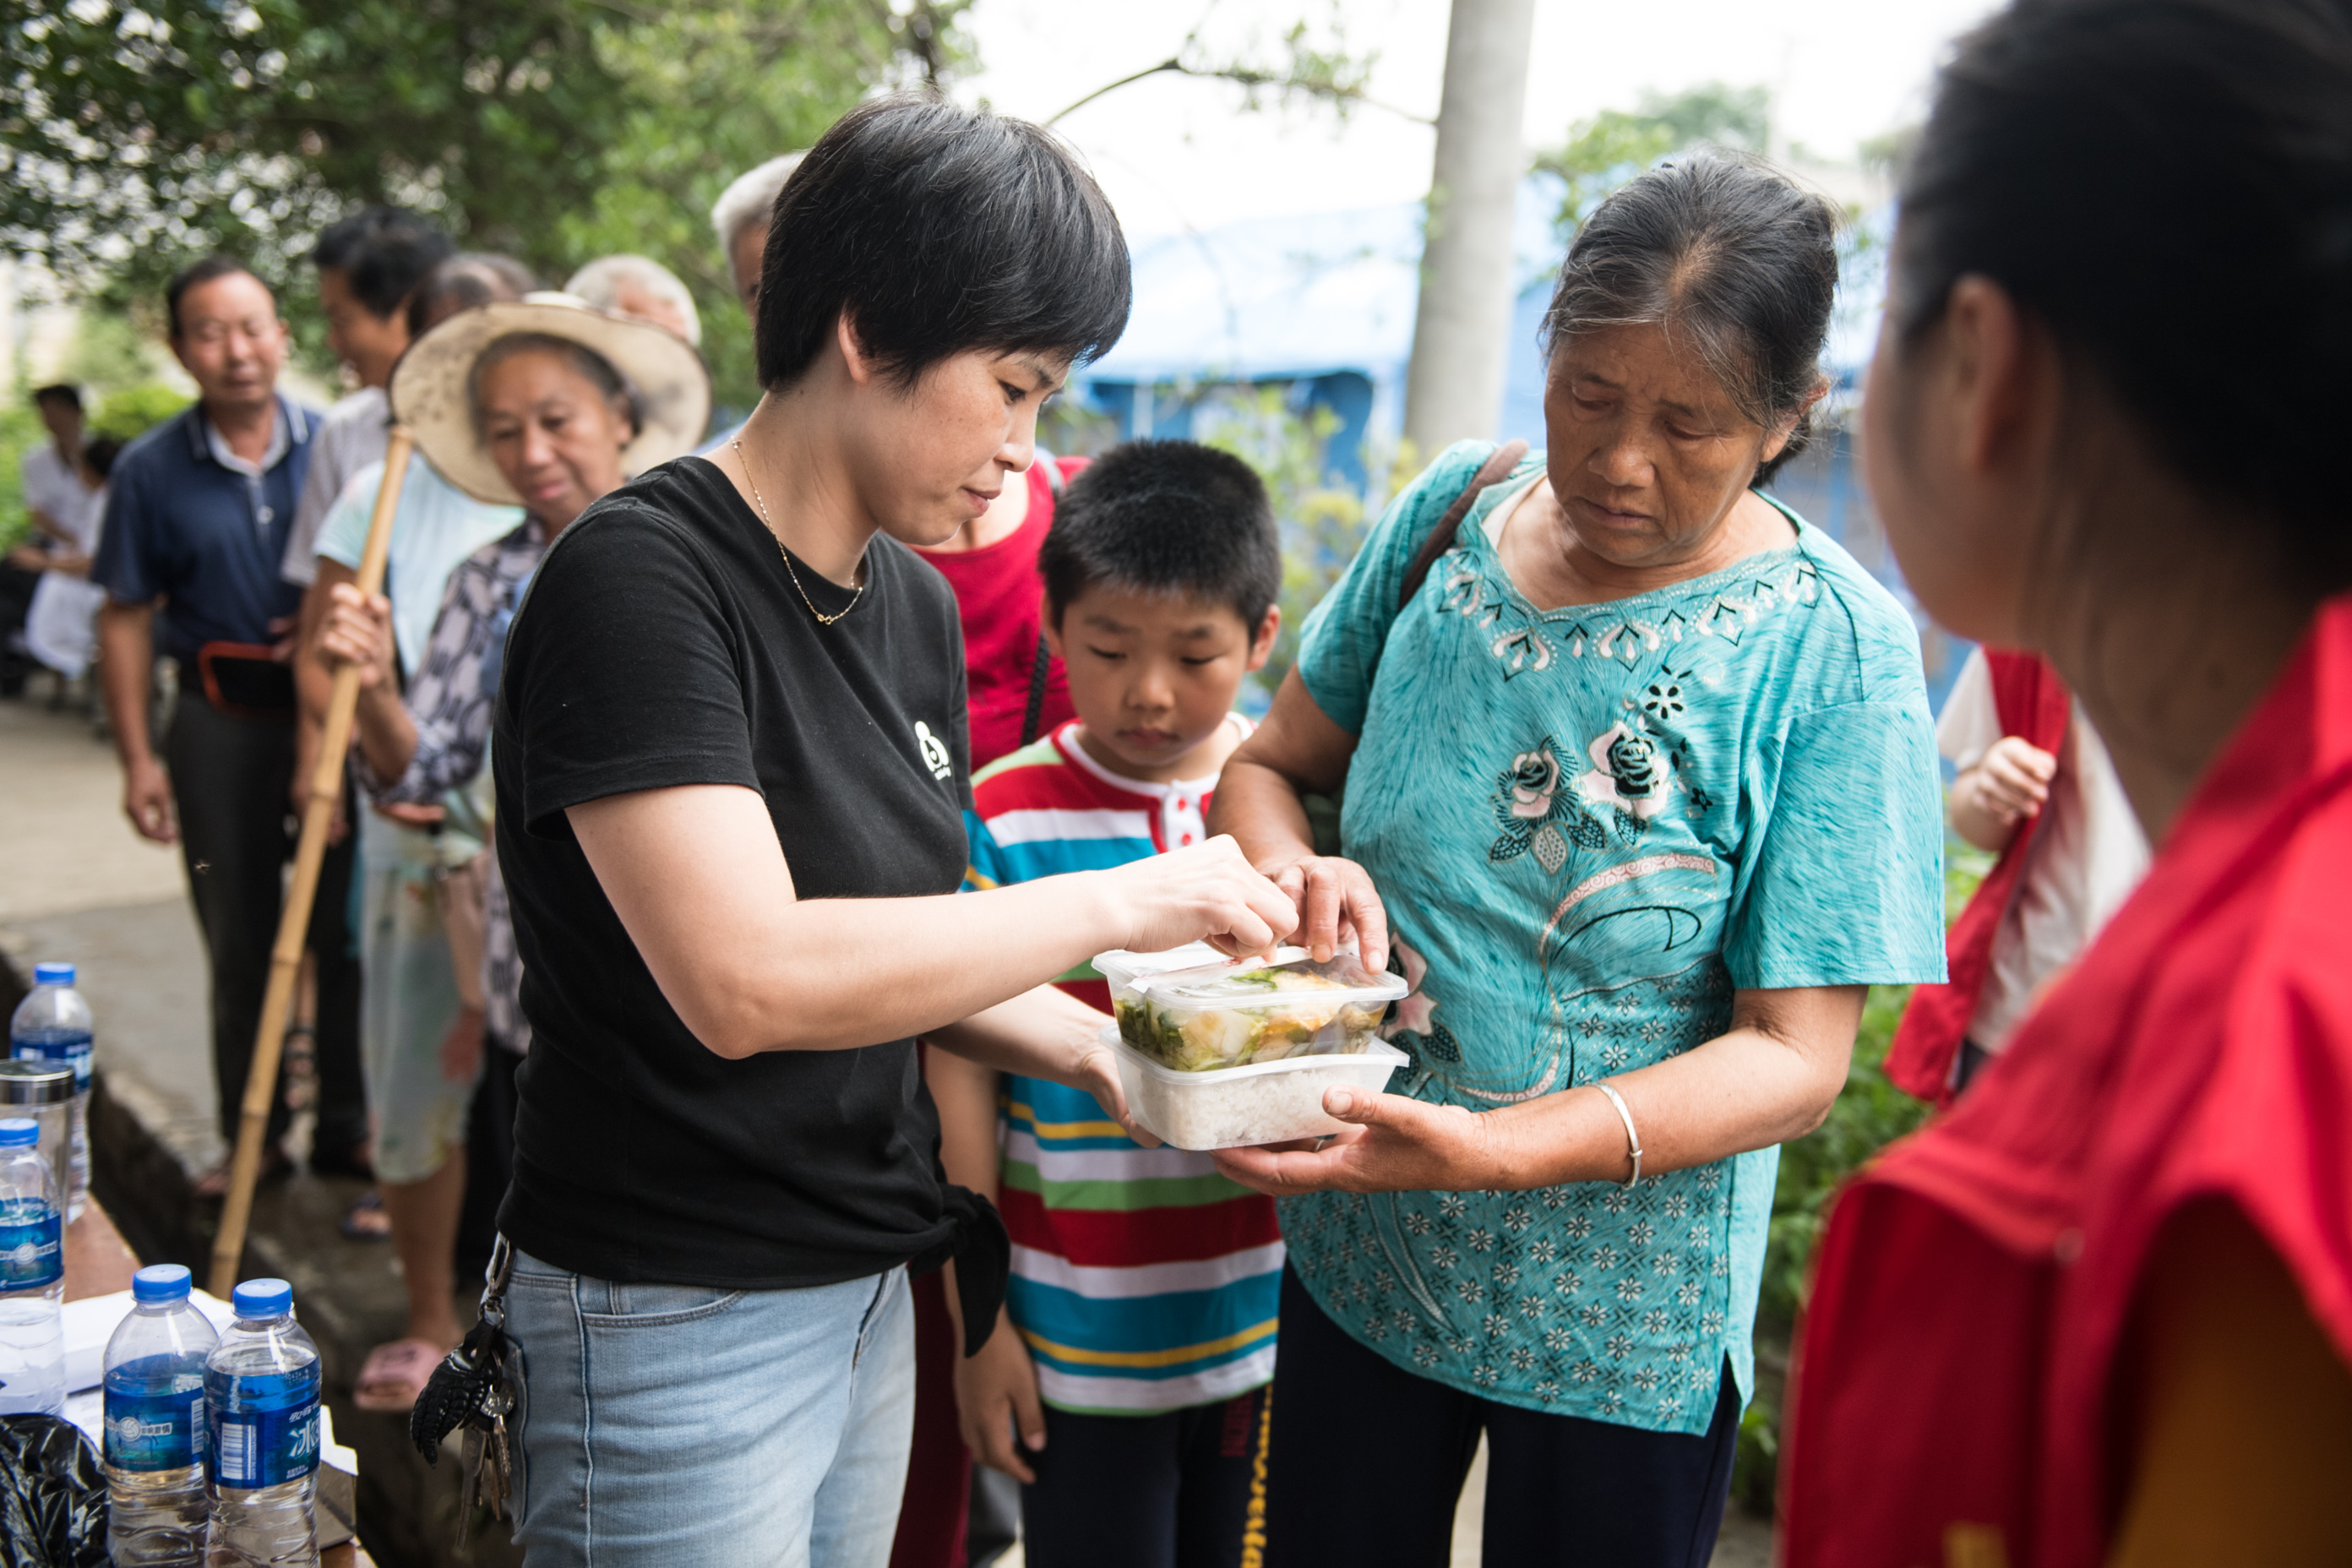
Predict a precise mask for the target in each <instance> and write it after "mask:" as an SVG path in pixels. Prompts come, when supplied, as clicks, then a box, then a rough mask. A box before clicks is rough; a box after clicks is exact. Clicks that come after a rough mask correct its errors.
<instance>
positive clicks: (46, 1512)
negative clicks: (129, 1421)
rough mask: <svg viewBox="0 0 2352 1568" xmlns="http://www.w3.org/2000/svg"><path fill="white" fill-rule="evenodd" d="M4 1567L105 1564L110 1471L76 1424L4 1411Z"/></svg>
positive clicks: (0, 1450)
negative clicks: (107, 1476)
mask: <svg viewBox="0 0 2352 1568" xmlns="http://www.w3.org/2000/svg"><path fill="white" fill-rule="evenodd" d="M0 1568H106V1473H105V1472H104V1471H103V1470H101V1469H100V1468H99V1465H98V1456H97V1454H95V1453H93V1452H92V1451H91V1449H90V1446H89V1443H88V1442H86V1441H84V1440H83V1438H82V1435H81V1429H80V1428H79V1427H77V1426H74V1425H73V1424H72V1423H71V1422H69V1421H60V1420H58V1418H57V1417H56V1416H54V1415H0Z"/></svg>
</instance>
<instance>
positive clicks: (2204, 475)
mask: <svg viewBox="0 0 2352 1568" xmlns="http://www.w3.org/2000/svg"><path fill="white" fill-rule="evenodd" d="M1901 212H1902V216H1901V220H1900V226H1899V228H1898V230H1897V234H1896V237H1895V247H1894V261H1893V267H1894V271H1893V278H1892V287H1891V290H1890V300H1889V304H1888V309H1887V315H1886V321H1885V328H1884V331H1883V332H1882V335H1881V338H1880V342H1879V351H1878V357H1877V361H1876V363H1875V364H1874V366H1873V368H1872V371H1871V381H1870V394H1869V404H1868V407H1867V411H1866V415H1865V438H1866V440H1867V443H1868V447H1869V451H1870V473H1871V481H1872V487H1873V489H1874V493H1875V495H1876V498H1877V500H1878V503H1879V507H1880V510H1881V511H1882V513H1883V514H1884V517H1885V526H1886V531H1887V536H1888V538H1889V540H1890V542H1892V543H1893V545H1894V546H1895V552H1896V554H1897V556H1898V557H1899V558H1900V559H1901V562H1902V564H1903V569H1904V573H1905V574H1906V578H1907V579H1908V581H1909V583H1910V584H1911V586H1912V588H1913V590H1914V591H1915V592H1916V594H1917V595H1918V597H1919V600H1920V602H1921V603H1922V604H1923V605H1925V606H1926V607H1927V610H1928V611H1929V612H1930V613H1931V614H1933V615H1934V616H1936V618H1937V620H1939V621H1941V622H1943V623H1944V624H1945V625H1946V626H1950V627H1951V628H1952V629H1954V630H1955V631H1958V632H1960V633H1962V634H1964V635H1966V636H1969V637H1976V638H1979V639H1981V640H1983V641H1986V642H1988V643H1993V644H1998V645H2001V646H2007V647H2021V648H2025V649H2030V650H2032V651H2033V652H2036V653H2039V654H2041V655H2042V656H2043V657H2044V658H2048V659H2049V660H2050V662H2051V663H2052V665H2053V666H2054V667H2055V668H2056V669H2057V670H2058V672H2059V674H2060V675H2061V676H2062V677H2063V679H2064V681H2065V683H2066V684H2067V685H2068V686H2069V687H2071V688H2072V689H2074V691H2075V693H2076V694H2077V695H2079V697H2080V698H2081V700H2082V701H2083V703H2084V707H2085V708H2086V709H2087V710H2088V711H2089V712H2090V714H2091V716H2092V718H2093V719H2094V721H2095V722H2096V724H2097V726H2098V729H2099V732H2100V733H2101V735H2102V736H2103V737H2104V738H2105V741H2106V743H2107V746H2108V749H2109V751H2110V752H2111V754H2112V756H2113V758H2114V761H2115V764H2116V773H2117V774H2118V776H2119V777H2120V778H2121V779H2122V781H2123V784H2124V787H2125V789H2126V793H2127V794H2128V795H2130V797H2131V801H2132V805H2133V807H2134V810H2135V811H2136V813H2137V816H2139V817H2140V819H2141V821H2142V823H2143V824H2144V825H2145V826H2147V831H2148V836H2149V838H2150V840H2151V841H2152V842H2153V843H2155V844H2156V845H2157V846H2158V854H2157V859H2156V861H2155V864H2154V867H2153V868H2152V870H2151V871H2150V873H2149V876H2148V879H2147V882H2146V883H2144V884H2143V885H2142V886H2141V888H2140V889H2139V890H2138V891H2137V893H2136V894H2134V895H2133V897H2132V898H2131V900H2129V901H2128V902H2127V903H2126V905H2125V906H2124V908H2123V910H2121V911H2120V912H2119V913H2118V914H2117V915H2116V918H2115V920H2114V921H2113V923H2112V924H2110V925H2109V926H2108V927H2107V928H2106V930H2105V932H2104V933H2103V934H2102V935H2101V936H2100V937H2099V938H2098V940H2097V941H2096V942H2095V944H2094V945H2093V947H2092V948H2091V950H2090V952H2088V954H2087V955H2086V956H2085V957H2084V960H2083V962H2082V963H2081V964H2080V965H2079V966H2078V967H2077V968H2076V969H2075V970H2074V973H2072V974H2071V975H2069V976H2068V977H2067V978H2066V979H2065V980H2064V981H2063V982H2061V983H2060V984H2058V985H2057V987H2056V988H2055V989H2054V990H2053V992H2052V993H2051V994H2050V995H2049V996H2048V997H2047V998H2046V999H2045V1000H2044V1001H2043V1003H2042V1006H2041V1007H2040V1009H2039V1010H2038V1011H2037V1012H2036V1013H2035V1014H2034V1016H2032V1017H2031V1018H2030V1019H2029V1020H2028V1021H2027V1022H2026V1023H2025V1025H2024V1026H2022V1028H2021V1030H2020V1031H2019V1032H2018V1034H2017V1035H2016V1036H2015V1037H2014V1039H2013V1042H2012V1043H2011V1047H2010V1048H2009V1049H2008V1050H2007V1051H2006V1052H2005V1053H2004V1054H2003V1055H2002V1056H2001V1057H2000V1058H1999V1059H1997V1060H1996V1061H1995V1062H1994V1063H1993V1064H1992V1065H1991V1066H1990V1067H1989V1068H1986V1069H1985V1071H1984V1074H1983V1076H1982V1078H1981V1079H1980V1080H1979V1086H1978V1087H1976V1088H1974V1089H1971V1091H1970V1093H1969V1096H1968V1097H1967V1098H1966V1099H1964V1100H1962V1101H1961V1102H1960V1103H1959V1105H1958V1109H1957V1110H1954V1111H1952V1112H1951V1113H1950V1114H1949V1115H1948V1116H1947V1117H1946V1118H1944V1119H1943V1120H1942V1121H1939V1122H1937V1124H1936V1125H1934V1126H1933V1127H1932V1128H1931V1129H1930V1130H1929V1131H1927V1132H1926V1133H1924V1134H1922V1135H1921V1136H1920V1137H1918V1138H1916V1139H1914V1140H1912V1141H1911V1142H1907V1143H1906V1144H1904V1145H1901V1146H1898V1147H1897V1148H1896V1149H1895V1150H1894V1151H1892V1152H1889V1153H1888V1154H1887V1155H1886V1157H1885V1159H1883V1160H1882V1161H1881V1162H1880V1163H1878V1164H1877V1165H1876V1166H1874V1168H1873V1169H1872V1170H1871V1171H1870V1172H1869V1173H1867V1174H1866V1175H1865V1176H1864V1178H1863V1179H1862V1180H1860V1181H1859V1182H1857V1183H1856V1184H1854V1186H1853V1188H1852V1189H1851V1190H1850V1191H1848V1192H1847V1193H1846V1194H1844V1195H1843V1197H1842V1198H1841V1199H1840V1200H1839V1203H1838V1205H1837V1208H1836V1211H1835V1212H1834V1214H1833V1215H1832V1219H1831V1223H1830V1226H1829V1227H1828V1230H1827V1232H1826V1234H1825V1236H1824V1237H1823V1240H1822V1249H1821V1258H1820V1265H1819V1268H1820V1272H1819V1276H1818V1279H1817V1283H1816V1286H1815V1292H1814V1297H1813V1300H1812V1303H1811V1309H1810V1310H1809V1313H1808V1317H1807V1321H1806V1323H1805V1325H1804V1330H1803V1333H1802V1338H1801V1345H1800V1348H1799V1359H1798V1366H1797V1372H1796V1376H1795V1395H1794V1400H1795V1402H1794V1405H1793V1406H1792V1410H1791V1422H1790V1430H1789V1433H1788V1440H1787V1444H1786V1446H1785V1447H1784V1450H1783V1465H1784V1468H1783V1471H1782V1482H1781V1494H1780V1497H1781V1521H1780V1523H1781V1531H1782V1548H1783V1560H1784V1561H1785V1562H1786V1563H1789V1564H1790V1568H1845V1565H1848V1564H1851V1565H1853V1568H1906V1565H1926V1564H1931V1563H1943V1564H1946V1565H1947V1568H1958V1565H1960V1564H1971V1565H1982V1568H1991V1565H1993V1564H1996V1563H1998V1564H2004V1565H2007V1568H2028V1565H2031V1568H2089V1565H2091V1564H2099V1563H2107V1564H2116V1565H2119V1568H2155V1565H2159V1564H2188V1563H2201V1564H2213V1563H2263V1564H2265V1565H2285V1568H2295V1565H2300V1564H2305V1563H2310V1564H2316V1563H2344V1562H2347V1561H2352V1510H2346V1509H2345V1508H2344V1507H2343V1504H2342V1497H2341V1486H2342V1480H2343V1477H2344V1475H2345V1473H2346V1471H2347V1468H2352V1371H2347V1362H2352V1136H2347V1134H2352V962H2347V960H2352V924H2347V921H2346V919H2345V917H2344V915H2343V912H2342V903H2343V899H2344V889H2345V888H2346V887H2347V884H2352V595H2347V592H2346V589H2347V585H2352V529H2347V526H2346V516H2345V512H2346V509H2345V503H2344V500H2343V481H2342V478H2341V472H2340V470H2341V462H2340V453H2341V450H2342V448H2340V447H2336V444H2335V443H2336V441H2338V440H2340V439H2342V438H2343V436H2342V433H2343V430H2344V427H2345V424H2346V420H2347V416H2352V395H2348V394H2347V383H2346V381H2345V378H2344V370H2345V366H2346V365H2347V363H2352V7H2347V5H2345V4H2343V3H2342V0H2017V3H2016V4H2014V5H2011V8H2010V9H2008V10H2007V11H2005V12H2003V13H2002V14H2000V16H1996V17H1994V18H1993V19H1992V20H1991V21H1990V22H1989V23H1987V24H1986V25H1985V26H1983V27H1982V28H1981V29H1979V31H1978V32H1976V33H1975V34H1973V35H1971V36H1970V37H1968V38H1966V39H1964V40H1963V41H1962V42H1961V44H1960V45H1959V47H1958V51H1957V53H1956V54H1955V56H1954V57H1953V58H1952V60H1951V63H1950V64H1949V65H1948V66H1947V67H1946V68H1945V70H1944V73H1943V77H1942V79H1941V81H1940V83H1939V86H1938V89H1937V100H1936V104H1935V108H1934V110H1933V113H1932V114H1931V116H1930V119H1929V121H1928V123H1927V127H1926V129H1925V131H1924V132H1922V134H1921V137H1920V141H1919V143H1918V146H1917V151H1916V153H1915V154H1914V156H1913V160H1912V163H1911V165H1910V168H1909V170H1908V172H1907V173H1906V176H1905V180H1904V189H1903V193H1902V201H1901Z"/></svg>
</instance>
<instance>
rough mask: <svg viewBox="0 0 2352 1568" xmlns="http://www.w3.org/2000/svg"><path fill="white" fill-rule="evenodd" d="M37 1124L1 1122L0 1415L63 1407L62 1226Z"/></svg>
mask: <svg viewBox="0 0 2352 1568" xmlns="http://www.w3.org/2000/svg"><path fill="white" fill-rule="evenodd" d="M40 1142H41V1128H40V1123H38V1122H37V1121H27V1120H26V1118H24V1117H21V1116H17V1117H10V1118H9V1119H8V1120H7V1121H0V1415H24V1414H26V1413H27V1412H30V1411H45V1412H47V1414H49V1415H64V1414H65V1408H66V1328H65V1315H64V1310H63V1305H62V1304H63V1302H64V1300H65V1296H66V1247H65V1226H64V1224H63V1223H62V1222H61V1221H60V1220H59V1219H58V1198H57V1188H56V1185H55V1184H54V1183H52V1182H51V1180H50V1177H49V1163H48V1162H47V1160H45V1159H43V1158H41V1151H40Z"/></svg>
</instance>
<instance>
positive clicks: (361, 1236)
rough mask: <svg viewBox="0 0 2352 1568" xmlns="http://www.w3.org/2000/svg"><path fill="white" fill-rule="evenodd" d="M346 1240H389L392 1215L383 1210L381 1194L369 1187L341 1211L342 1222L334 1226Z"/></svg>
mask: <svg viewBox="0 0 2352 1568" xmlns="http://www.w3.org/2000/svg"><path fill="white" fill-rule="evenodd" d="M335 1228H336V1229H337V1230H340V1231H341V1232H342V1233H343V1239H344V1240H346V1241H390V1240H391V1239H392V1217H391V1216H390V1215H387V1214H385V1213H384V1212H383V1194H382V1193H380V1192H377V1191H376V1190H375V1189H374V1188H373V1187H370V1188H369V1189H368V1190H367V1191H366V1192H363V1193H362V1194H360V1196H359V1201H358V1202H357V1203H354V1204H353V1205H352V1206H351V1207H350V1208H348V1209H345V1210H344V1211H343V1217H342V1222H341V1224H339V1225H338V1226H335Z"/></svg>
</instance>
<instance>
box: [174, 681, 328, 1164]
mask: <svg viewBox="0 0 2352 1568" xmlns="http://www.w3.org/2000/svg"><path fill="white" fill-rule="evenodd" d="M163 761H164V765H165V766H166V767H167V768H168V769H169V770H170V772H171V775H172V802H173V806H174V807H175V808H176V809H177V811H178V812H179V816H180V853H181V856H182V857H183V858H184V860H185V861H186V864H187V868H188V892H189V897H190V899H191V900H193V901H194V904H195V907H196V924H197V925H198V926H199V927H201V928H202V929H203V931H204V936H205V953H206V955H207V956H208V957H209V958H210V960H211V962H212V1026H213V1074H214V1078H215V1081H216V1082H217V1083H218V1085H219V1089H220V1124H221V1134H222V1136H223V1137H225V1138H227V1139H228V1140H229V1141H230V1142H235V1141H236V1128H237V1121H238V1112H239V1111H240V1110H241V1109H242V1107H243V1105H244V1097H245V1077H246V1069H247V1066H248V1065H249V1064H250V1063H251V1062H252V1059H253V1037H254V1034H255V1032H256V1031H257V1030H258V1029H259V1028H260V1027H261V1002H262V996H263V994H264V993H265V992H266V991H267V990H268V984H269V949H270V946H271V944H272V943H274V942H276V941H277V940H278V912H279V910H280V908H281V906H282V905H283V903H284V900H285V892H284V889H285V881H286V863H287V862H288V861H289V859H291V858H293V854H294V833H293V831H292V826H291V823H292V810H291V807H290V806H289V803H288V799H287V791H288V790H289V787H290V786H291V785H292V783H293V778H294V720H293V717H292V715H290V714H289V715H287V716H286V717H283V718H277V717H262V718H257V717H248V716H245V715H240V714H231V713H223V712H221V711H220V710H217V709H215V708H214V707H213V706H212V705H211V704H210V703H208V702H206V701H205V700H204V699H203V698H202V697H200V696H197V695H196V694H195V693H194V692H184V693H183V694H182V696H181V698H180V701H179V705H178V707H177V708H176V709H175V710H173V715H172V725H171V731H170V732H169V733H168V734H167V735H166V736H165V738H164V742H163ZM358 837H359V836H358V835H357V834H355V833H346V834H344V835H343V841H342V842H341V844H338V845H331V846H330V847H328V850H327V858H326V861H325V863H324V865H322V866H321V867H320V874H319V891H318V897H317V900H315V901H314V902H313V903H312V905H311V907H310V952H311V955H312V957H313V958H314V960H315V961H316V969H317V973H318V987H319V992H318V1008H319V1011H318V1017H317V1019H316V1020H315V1021H314V1026H315V1029H316V1036H315V1043H316V1046H317V1050H318V1063H319V1127H318V1133H317V1136H316V1138H315V1139H314V1141H313V1142H314V1143H315V1144H316V1146H317V1147H318V1148H320V1149H324V1150H342V1149H348V1148H352V1147H355V1146H357V1145H358V1144H359V1143H361V1142H363V1141H365V1139H366V1138H367V1134H368V1121H367V1091H366V1089H365V1087H364V1085H363V1080H362V1079H361V1077H360V963H359V954H358V952H357V951H356V950H355V948H354V947H353V944H352V936H351V890H352V857H353V854H354V852H355V850H356V848H357V843H358ZM287 1118H288V1113H287V1109H286V1097H285V1094H284V1091H283V1087H282V1085H281V1087H280V1089H279V1092H278V1093H277V1094H276V1095H274V1096H273V1097H272V1099H271V1101H270V1110H269V1142H270V1143H271V1144H272V1145H275V1144H276V1142H278V1139H279V1138H281V1137H282V1136H284V1134H285V1131H286V1123H287Z"/></svg>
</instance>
